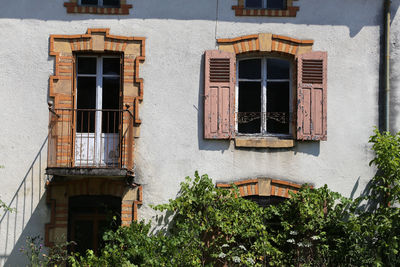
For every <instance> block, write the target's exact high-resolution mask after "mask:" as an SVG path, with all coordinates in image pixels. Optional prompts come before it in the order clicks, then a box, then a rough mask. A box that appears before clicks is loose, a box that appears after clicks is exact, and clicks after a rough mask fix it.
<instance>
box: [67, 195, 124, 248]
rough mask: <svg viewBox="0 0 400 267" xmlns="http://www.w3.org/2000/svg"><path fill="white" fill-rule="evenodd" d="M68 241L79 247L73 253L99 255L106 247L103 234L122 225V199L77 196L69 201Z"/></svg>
mask: <svg viewBox="0 0 400 267" xmlns="http://www.w3.org/2000/svg"><path fill="white" fill-rule="evenodd" d="M68 207H69V210H68V211H69V212H68V240H69V241H74V242H76V243H77V245H74V246H72V247H71V248H70V250H71V251H73V252H79V253H80V254H81V255H84V254H86V250H87V249H91V250H93V251H94V252H95V254H97V255H98V253H99V252H100V250H101V249H102V248H103V247H104V242H103V234H104V233H105V232H106V231H108V230H116V229H117V228H118V226H119V225H121V198H120V197H113V196H76V197H70V199H69V205H68Z"/></svg>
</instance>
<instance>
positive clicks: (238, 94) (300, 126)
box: [204, 35, 327, 148]
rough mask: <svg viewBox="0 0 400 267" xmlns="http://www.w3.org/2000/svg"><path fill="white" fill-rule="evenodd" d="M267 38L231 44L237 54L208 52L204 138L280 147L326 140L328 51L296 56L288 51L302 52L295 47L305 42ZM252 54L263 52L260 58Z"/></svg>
mask: <svg viewBox="0 0 400 267" xmlns="http://www.w3.org/2000/svg"><path fill="white" fill-rule="evenodd" d="M262 37H263V39H262V38H259V39H258V37H257V36H256V35H254V36H250V37H249V39H250V40H247V39H244V38H234V39H226V43H229V44H227V45H225V46H224V49H226V50H228V51H234V52H228V51H220V50H209V51H206V53H205V75H204V78H205V81H204V85H205V86H204V138H205V139H235V145H236V146H242V147H281V148H282V147H292V146H294V141H293V140H295V139H297V140H311V141H319V140H326V139H327V115H326V113H327V105H326V103H327V99H326V96H327V67H326V62H327V54H326V52H319V51H315V52H314V51H304V50H303V51H301V50H300V51H301V53H299V54H298V55H296V56H293V54H295V52H291V53H292V54H290V53H288V52H287V51H299V49H300V48H299V47H296V46H294V45H296V44H297V43H300V44H303V43H302V41H299V40H295V39H291V38H282V37H280V36H274V35H272V42H268V41H266V40H268V39H267V37H268V36H262ZM264 37H265V38H264ZM269 38H271V36H269ZM278 38H280V39H282V40H285V42H286V43H281V44H280V43H278V42H277V40H278ZM257 39H258V40H257ZM222 41H224V40H222ZM288 42H292V43H293V45H292V46H291V45H290V43H289V45H288V44H287V43H288ZM304 43H305V44H306V43H308V41H307V42H306V41H305V42H304ZM268 44H269V45H268ZM248 50H250V51H254V52H257V51H258V52H257V53H253V54H254V55H257V57H253V58H251V57H249V55H251V53H248ZM273 50H278V51H280V50H282V52H279V53H276V52H273ZM268 51H269V52H268ZM285 51H286V52H285ZM285 53H286V54H285ZM237 54H243V55H237ZM260 55H261V56H260ZM276 55H278V57H272V56H276ZM235 65H236V67H235ZM292 66H293V67H292Z"/></svg>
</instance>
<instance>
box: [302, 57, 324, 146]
mask: <svg viewBox="0 0 400 267" xmlns="http://www.w3.org/2000/svg"><path fill="white" fill-rule="evenodd" d="M297 82H298V86H297V139H298V140H327V99H326V98H327V53H326V52H309V53H305V54H301V55H299V56H298V58H297Z"/></svg>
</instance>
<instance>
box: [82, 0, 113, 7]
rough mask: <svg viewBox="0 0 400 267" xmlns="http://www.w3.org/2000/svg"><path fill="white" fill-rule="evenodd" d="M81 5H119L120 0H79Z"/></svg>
mask: <svg viewBox="0 0 400 267" xmlns="http://www.w3.org/2000/svg"><path fill="white" fill-rule="evenodd" d="M79 4H80V5H82V6H100V7H119V6H120V0H79Z"/></svg>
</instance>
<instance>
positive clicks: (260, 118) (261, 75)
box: [237, 58, 291, 135]
mask: <svg viewBox="0 0 400 267" xmlns="http://www.w3.org/2000/svg"><path fill="white" fill-rule="evenodd" d="M238 72H239V73H238V110H237V131H238V133H241V134H261V135H268V134H272V135H274V134H283V135H288V134H289V133H290V119H291V118H290V114H291V106H290V103H291V101H290V98H291V95H290V62H289V61H288V60H283V59H277V58H256V59H245V60H239V64H238Z"/></svg>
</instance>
